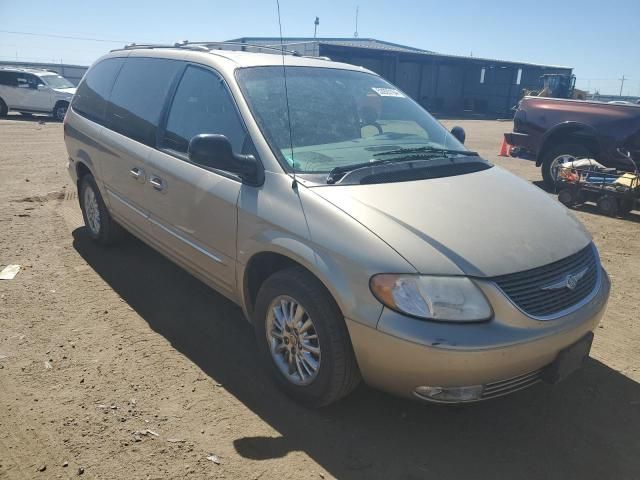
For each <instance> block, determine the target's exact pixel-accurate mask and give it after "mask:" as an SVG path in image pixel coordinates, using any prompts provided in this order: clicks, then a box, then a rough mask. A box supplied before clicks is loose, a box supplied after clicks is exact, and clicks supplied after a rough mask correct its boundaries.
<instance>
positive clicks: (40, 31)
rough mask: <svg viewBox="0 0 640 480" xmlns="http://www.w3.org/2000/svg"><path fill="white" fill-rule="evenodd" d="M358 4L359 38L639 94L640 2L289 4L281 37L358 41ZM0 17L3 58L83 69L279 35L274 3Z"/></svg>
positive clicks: (65, 3)
mask: <svg viewBox="0 0 640 480" xmlns="http://www.w3.org/2000/svg"><path fill="white" fill-rule="evenodd" d="M358 6H359V18H358V34H359V37H360V38H377V39H380V40H386V41H390V42H395V43H400V44H405V45H411V46H414V47H418V48H424V49H427V50H433V51H436V52H440V53H447V54H455V55H473V56H474V57H483V58H493V59H501V60H512V61H523V62H532V63H542V64H550V65H563V66H570V67H573V68H574V73H575V75H576V77H577V86H578V87H579V88H583V89H586V90H590V91H594V90H599V91H600V93H602V94H618V93H619V92H620V86H621V82H620V80H619V79H620V78H621V77H622V76H623V75H624V76H625V78H626V79H627V80H625V82H624V86H623V95H636V96H640V28H638V25H640V0H610V1H609V2H602V1H598V2H596V1H595V0H582V1H569V0H564V1H563V0H553V1H550V0H537V1H534V2H532V1H530V0H529V1H520V0H511V1H503V0H498V1H489V2H483V1H479V0H456V1H453V2H452V1H446V0H439V1H432V0H413V1H409V0H394V1H386V2H385V1H377V0H373V1H365V0H324V1H315V2H310V1H306V0H281V1H280V11H281V18H282V31H283V35H284V36H313V28H314V25H313V22H314V19H315V17H316V16H318V17H320V25H319V27H318V36H319V37H322V36H325V37H352V36H353V34H354V32H355V16H356V7H358ZM0 19H2V21H1V22H0V60H16V59H17V60H18V61H20V60H22V61H47V62H50V61H55V62H63V63H72V64H79V65H89V64H91V63H92V62H93V61H94V60H95V59H97V58H98V57H99V56H100V55H102V54H103V53H106V52H107V51H109V50H110V49H113V48H118V47H121V46H122V45H123V43H129V42H137V43H144V42H152V43H168V42H169V43H174V42H176V41H180V40H185V39H186V40H190V41H220V40H228V39H231V38H237V37H242V36H277V35H278V16H277V7H276V0H261V1H257V0H255V1H242V0H235V1H215V0H209V1H205V0H181V1H179V2H175V1H174V2H162V1H148V0H143V1H135V0H128V1H124V0H109V1H107V0H102V1H94V0H56V1H54V2H53V1H45V0H27V1H14V0H0ZM10 32H13V33H10ZM17 32H19V33H17ZM45 35H47V36H45ZM59 36H66V37H78V38H60V37H59Z"/></svg>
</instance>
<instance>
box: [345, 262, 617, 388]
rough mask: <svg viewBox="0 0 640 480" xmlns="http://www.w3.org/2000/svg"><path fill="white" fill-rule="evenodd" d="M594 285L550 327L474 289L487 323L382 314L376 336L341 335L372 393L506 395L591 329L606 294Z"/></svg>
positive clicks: (488, 285)
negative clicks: (457, 390)
mask: <svg viewBox="0 0 640 480" xmlns="http://www.w3.org/2000/svg"><path fill="white" fill-rule="evenodd" d="M600 278H601V279H600V285H599V286H598V287H597V289H598V290H597V293H596V294H595V295H594V296H593V298H592V299H591V300H590V301H589V302H588V303H586V304H585V305H583V306H582V307H581V308H580V309H578V310H576V311H573V312H571V313H569V314H567V315H565V316H563V317H560V318H557V319H554V320H535V319H532V318H530V317H528V316H526V315H525V314H523V313H522V312H521V311H520V310H518V309H517V307H515V306H514V305H513V304H511V303H510V302H509V301H507V299H506V298H505V296H504V295H503V294H502V293H501V292H500V291H499V290H498V288H497V287H496V286H495V285H494V284H493V283H492V282H477V284H478V286H479V287H480V288H481V289H482V290H483V292H484V293H485V295H486V296H487V298H488V299H489V301H490V303H491V304H492V306H493V308H494V313H495V315H494V318H493V319H492V320H491V321H489V322H483V323H468V324H452V323H436V322H427V321H421V320H416V319H413V318H408V317H406V316H404V315H401V314H398V313H396V312H393V311H391V310H388V309H384V311H383V313H382V315H381V317H380V321H379V322H378V327H377V329H374V328H371V327H368V326H365V325H363V324H362V323H359V322H356V321H353V320H350V319H346V321H347V327H348V329H349V333H350V335H351V341H352V343H353V347H354V351H355V354H356V358H357V361H358V365H359V367H360V371H361V373H362V376H363V378H364V380H365V382H367V383H368V384H369V385H371V386H373V387H376V388H379V389H381V390H384V391H387V392H390V393H394V394H397V395H401V396H405V397H412V396H414V391H415V389H416V388H417V387H419V386H425V385H431V386H435V385H437V386H441V387H464V386H472V385H482V386H484V389H485V391H489V392H490V391H492V390H495V387H496V386H499V387H500V389H501V392H503V393H508V392H509V391H513V390H515V389H519V388H514V389H511V388H510V387H511V386H514V387H518V386H519V387H524V386H528V385H530V384H533V383H535V382H536V381H538V380H539V379H540V378H541V377H542V370H543V369H544V367H546V366H547V365H549V364H551V363H552V362H553V361H554V360H555V359H556V357H557V356H558V353H559V352H560V351H561V350H563V349H564V348H566V347H567V346H569V345H571V344H573V343H575V342H577V341H578V340H580V339H581V338H583V337H584V336H585V335H587V334H588V333H589V332H592V331H593V330H594V329H595V328H596V326H597V325H598V323H599V322H600V320H601V319H602V316H603V315H604V312H605V309H606V304H607V300H608V298H609V291H610V288H611V284H610V281H609V278H608V276H607V274H606V273H605V272H604V270H603V272H602V275H601V277H600ZM522 380H526V381H524V382H522ZM518 382H520V383H518ZM494 396H496V395H494Z"/></svg>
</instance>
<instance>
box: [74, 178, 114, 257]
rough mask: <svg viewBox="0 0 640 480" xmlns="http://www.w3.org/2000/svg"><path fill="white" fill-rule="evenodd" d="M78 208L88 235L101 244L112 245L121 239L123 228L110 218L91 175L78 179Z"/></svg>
mask: <svg viewBox="0 0 640 480" xmlns="http://www.w3.org/2000/svg"><path fill="white" fill-rule="evenodd" d="M79 196H80V208H81V210H82V218H83V219H84V224H85V226H86V227H87V231H88V232H89V236H90V237H91V239H92V240H93V241H94V242H97V243H100V244H101V245H112V244H114V243H117V242H118V241H119V240H121V239H122V236H123V234H124V230H123V228H122V227H121V226H120V225H119V224H118V223H116V222H115V220H113V218H111V215H110V214H109V211H108V210H107V207H106V205H105V203H104V200H103V199H102V195H100V190H99V189H98V186H97V185H96V181H95V179H94V178H93V175H91V174H87V175H85V176H84V177H82V180H80V188H79Z"/></svg>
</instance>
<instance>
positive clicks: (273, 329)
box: [266, 295, 322, 385]
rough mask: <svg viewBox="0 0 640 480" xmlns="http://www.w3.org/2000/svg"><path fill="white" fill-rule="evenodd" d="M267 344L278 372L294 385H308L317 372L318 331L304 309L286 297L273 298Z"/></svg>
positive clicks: (318, 353) (268, 314) (267, 324)
mask: <svg viewBox="0 0 640 480" xmlns="http://www.w3.org/2000/svg"><path fill="white" fill-rule="evenodd" d="M266 335H267V343H268V345H269V351H270V352H271V357H272V358H273V361H274V362H275V364H276V366H277V367H278V369H279V370H280V372H281V373H282V374H283V375H284V376H285V378H286V379H287V380H289V381H290V382H291V383H293V384H295V385H309V384H310V383H311V382H313V381H314V380H315V379H316V377H317V376H318V372H319V371H320V361H321V356H322V355H321V351H320V342H319V339H318V332H317V331H316V328H315V325H314V324H313V320H312V319H311V317H310V316H309V314H308V313H307V311H306V310H305V309H304V307H303V306H302V305H301V304H300V303H299V302H298V301H296V300H295V299H294V298H291V297H289V296H286V295H281V296H278V297H276V298H275V299H274V300H273V301H272V302H271V305H270V306H269V310H268V311H267V319H266Z"/></svg>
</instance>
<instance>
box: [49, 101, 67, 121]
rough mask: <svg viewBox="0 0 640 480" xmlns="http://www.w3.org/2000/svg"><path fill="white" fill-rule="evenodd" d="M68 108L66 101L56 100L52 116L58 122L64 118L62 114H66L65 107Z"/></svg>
mask: <svg viewBox="0 0 640 480" xmlns="http://www.w3.org/2000/svg"><path fill="white" fill-rule="evenodd" d="M68 108H69V104H68V103H67V102H58V103H56V106H55V107H53V118H54V119H56V120H57V121H59V122H62V121H63V120H64V116H65V115H66V114H67V109H68Z"/></svg>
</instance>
